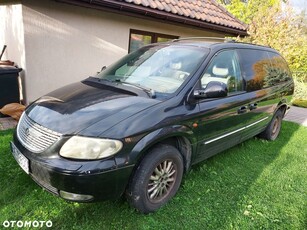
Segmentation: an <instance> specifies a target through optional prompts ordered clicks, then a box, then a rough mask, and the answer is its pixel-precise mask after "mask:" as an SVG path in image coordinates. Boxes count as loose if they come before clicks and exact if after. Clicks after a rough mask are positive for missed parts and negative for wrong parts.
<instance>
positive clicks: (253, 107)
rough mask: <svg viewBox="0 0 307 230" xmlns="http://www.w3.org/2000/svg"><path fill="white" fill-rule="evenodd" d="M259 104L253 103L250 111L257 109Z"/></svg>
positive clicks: (250, 105)
mask: <svg viewBox="0 0 307 230" xmlns="http://www.w3.org/2000/svg"><path fill="white" fill-rule="evenodd" d="M257 106H258V104H257V103H253V104H249V106H248V107H249V109H250V110H253V109H257Z"/></svg>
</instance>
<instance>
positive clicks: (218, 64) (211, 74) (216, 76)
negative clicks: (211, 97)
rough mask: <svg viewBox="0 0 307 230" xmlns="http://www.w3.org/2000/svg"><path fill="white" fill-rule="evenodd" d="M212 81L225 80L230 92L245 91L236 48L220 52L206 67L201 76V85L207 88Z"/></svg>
mask: <svg viewBox="0 0 307 230" xmlns="http://www.w3.org/2000/svg"><path fill="white" fill-rule="evenodd" d="M211 81H219V82H223V83H225V84H226V85H227V88H228V92H229V93H235V92H239V91H243V84H242V77H241V71H240V66H239V64H238V58H237V54H236V52H235V51H234V50H226V51H222V52H220V53H218V54H217V55H216V56H215V57H214V58H213V59H212V61H211V62H210V64H209V65H208V67H207V68H206V71H205V73H204V74H203V75H202V78H201V87H202V88H203V89H204V88H206V86H207V84H208V83H209V82H211Z"/></svg>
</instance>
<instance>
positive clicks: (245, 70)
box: [238, 49, 271, 91]
mask: <svg viewBox="0 0 307 230" xmlns="http://www.w3.org/2000/svg"><path fill="white" fill-rule="evenodd" d="M238 54H239V57H240V64H241V70H242V75H243V78H244V79H245V81H246V91H254V90H259V89H262V88H263V86H264V79H265V78H266V76H267V73H268V72H267V70H268V69H269V68H270V67H271V61H270V58H269V56H268V54H267V52H266V51H261V50H250V49H238Z"/></svg>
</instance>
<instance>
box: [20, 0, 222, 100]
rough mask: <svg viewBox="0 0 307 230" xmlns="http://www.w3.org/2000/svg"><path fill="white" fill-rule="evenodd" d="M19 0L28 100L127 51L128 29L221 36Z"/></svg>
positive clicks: (59, 4) (142, 20) (178, 34)
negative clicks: (22, 24)
mask: <svg viewBox="0 0 307 230" xmlns="http://www.w3.org/2000/svg"><path fill="white" fill-rule="evenodd" d="M22 2H23V7H22V13H23V23H24V42H25V43H24V45H25V50H26V53H25V60H26V61H25V63H23V64H25V65H26V67H27V68H26V76H25V81H24V85H25V93H26V101H27V102H28V103H29V102H31V101H33V100H35V99H36V98H38V97H39V96H41V95H44V94H46V93H48V92H49V91H52V90H54V89H56V88H58V87H61V86H63V85H65V84H69V83H71V82H75V81H80V80H81V79H84V78H86V77H88V76H90V75H94V74H95V73H96V72H97V71H99V70H100V69H101V67H102V66H104V65H106V66H107V65H109V64H111V63H112V62H114V61H115V60H117V59H118V58H120V57H121V56H123V55H125V54H127V53H128V51H127V50H128V46H129V44H128V43H129V32H130V29H138V30H145V31H151V32H157V33H163V34H170V35H177V36H183V37H186V36H223V35H222V34H219V33H212V32H209V31H201V30H196V29H191V28H187V27H180V26H175V25H170V24H166V23H159V22H154V21H150V20H144V19H139V18H134V17H129V16H124V15H120V14H115V13H108V12H104V11H99V10H93V9H87V8H82V7H77V6H72V5H67V4H63V3H58V2H55V1H45V0H41V1H35V0H24V1H22Z"/></svg>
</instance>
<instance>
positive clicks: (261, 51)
mask: <svg viewBox="0 0 307 230" xmlns="http://www.w3.org/2000/svg"><path fill="white" fill-rule="evenodd" d="M292 93H293V81H292V78H291V74H290V72H289V69H288V66H287V64H286V62H285V60H284V59H283V58H282V57H281V55H280V54H279V53H278V52H277V51H275V50H274V49H271V48H268V47H263V46H257V45H251V44H243V43H237V42H233V41H224V40H223V41H218V40H206V41H197V40H194V39H190V40H189V39H186V40H185V39H182V40H174V41H172V42H168V43H161V44H151V45H148V46H145V47H143V48H140V49H139V50H137V51H135V52H133V53H130V54H128V55H127V56H125V57H123V58H122V59H120V60H119V61H118V62H116V63H115V64H113V65H111V66H109V67H107V68H103V69H102V71H101V72H100V73H99V74H97V76H94V77H89V78H87V79H85V80H83V81H82V82H78V83H74V84H71V85H68V86H65V87H63V88H60V89H57V90H55V91H53V92H51V93H49V94H47V95H45V96H43V97H41V98H39V99H38V100H36V101H35V102H33V103H32V104H30V105H29V106H28V107H27V109H26V111H25V112H24V113H23V115H22V117H21V119H20V121H19V123H18V126H17V129H16V132H15V134H14V139H13V141H12V143H11V148H12V153H13V155H14V157H15V159H16V161H17V162H18V163H19V165H20V167H21V168H22V169H23V170H24V171H25V172H26V173H27V174H29V175H30V176H31V178H33V180H34V181H35V182H36V183H37V184H39V185H40V186H42V187H43V188H44V189H46V190H47V191H49V192H51V193H53V194H55V195H57V196H60V197H62V198H64V199H66V200H70V201H76V202H91V201H98V200H104V199H111V198H118V197H120V196H122V195H125V196H126V198H127V200H128V202H129V203H130V204H131V205H132V206H133V207H135V208H136V209H137V210H139V211H140V212H142V213H149V212H153V211H155V210H157V209H158V208H160V207H161V206H162V205H164V204H165V203H166V202H167V201H168V200H170V199H171V198H172V197H173V196H174V195H175V194H176V192H177V190H178V188H179V186H180V184H181V180H182V176H183V173H185V172H187V171H188V169H189V168H190V167H191V166H192V165H194V164H196V163H198V162H200V161H203V160H205V159H207V158H209V157H211V156H213V155H214V154H216V153H218V152H221V151H223V150H225V149H228V148H230V147H232V146H234V145H236V144H238V143H240V142H242V141H244V140H246V139H248V138H251V137H254V136H256V135H260V136H261V137H262V138H265V139H267V140H275V139H276V138H277V136H278V134H279V131H280V128H281V121H282V119H283V117H284V115H285V113H286V112H287V110H288V109H289V106H288V105H287V97H286V96H287V95H292Z"/></svg>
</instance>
